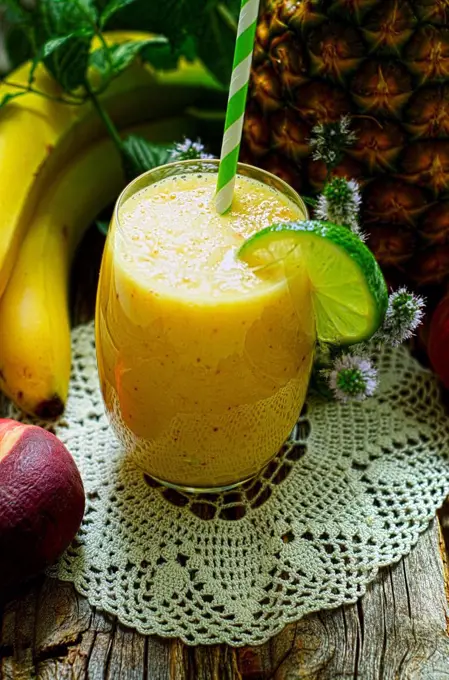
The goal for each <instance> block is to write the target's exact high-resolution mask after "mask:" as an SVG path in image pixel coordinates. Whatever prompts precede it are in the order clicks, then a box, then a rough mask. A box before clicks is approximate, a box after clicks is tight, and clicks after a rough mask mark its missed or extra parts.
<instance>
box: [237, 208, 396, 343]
mask: <svg viewBox="0 0 449 680" xmlns="http://www.w3.org/2000/svg"><path fill="white" fill-rule="evenodd" d="M237 257H238V258H239V259H240V260H242V261H244V262H246V263H247V264H248V265H249V266H250V267H253V268H261V267H262V268H264V267H266V266H269V265H272V264H274V263H276V262H282V263H283V264H284V267H285V273H286V276H287V277H288V281H289V284H290V286H291V288H292V291H293V293H294V283H295V276H294V271H295V269H296V270H298V267H301V268H302V267H305V269H306V270H307V275H308V277H309V281H310V288H311V294H312V301H313V307H314V311H315V319H316V329H317V335H318V338H319V340H321V341H323V342H330V343H337V344H339V345H349V344H353V343H356V342H361V341H363V340H367V339H369V338H370V337H371V336H372V335H373V334H374V333H375V332H376V330H377V329H378V328H379V326H380V325H381V323H382V321H383V319H384V316H385V312H386V309H387V305H388V293H387V286H386V284H385V280H384V277H383V275H382V272H381V270H380V268H379V265H378V264H377V262H376V259H375V258H374V255H373V254H372V252H371V251H370V250H369V248H367V247H366V246H365V245H364V243H362V241H361V240H360V239H359V237H358V236H356V235H355V234H353V233H352V232H351V231H350V230H349V229H347V228H346V227H342V226H338V225H336V224H332V223H331V222H321V221H318V220H308V221H304V222H286V223H283V224H276V225H272V226H270V227H267V228H266V229H262V231H259V232H257V233H256V234H254V235H253V236H251V237H250V238H249V239H247V240H246V241H245V243H243V245H242V246H241V247H240V249H239V250H238V252H237Z"/></svg>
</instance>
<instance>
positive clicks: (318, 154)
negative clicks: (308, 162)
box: [309, 115, 357, 170]
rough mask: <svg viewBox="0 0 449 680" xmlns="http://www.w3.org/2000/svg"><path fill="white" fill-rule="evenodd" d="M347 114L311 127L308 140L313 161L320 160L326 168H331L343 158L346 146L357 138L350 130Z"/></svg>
mask: <svg viewBox="0 0 449 680" xmlns="http://www.w3.org/2000/svg"><path fill="white" fill-rule="evenodd" d="M350 124H351V120H350V117H349V116H347V115H346V116H342V117H341V118H340V120H339V121H337V122H334V123H318V124H317V125H315V127H313V128H312V133H311V137H310V140H309V144H310V147H311V149H312V158H313V160H314V161H318V160H321V161H323V162H324V163H325V165H326V168H327V169H328V170H332V168H334V167H335V166H337V165H338V164H339V163H340V161H341V160H342V159H343V154H344V151H345V149H346V148H348V147H349V146H352V145H353V144H354V143H355V141H356V140H357V137H356V134H355V133H354V132H353V131H352V130H351V127H350Z"/></svg>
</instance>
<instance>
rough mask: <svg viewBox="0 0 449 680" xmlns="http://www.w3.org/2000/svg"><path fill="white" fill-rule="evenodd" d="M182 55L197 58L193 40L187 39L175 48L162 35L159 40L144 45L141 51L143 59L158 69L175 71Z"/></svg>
mask: <svg viewBox="0 0 449 680" xmlns="http://www.w3.org/2000/svg"><path fill="white" fill-rule="evenodd" d="M181 55H183V56H185V57H186V58H187V59H189V60H190V61H192V60H193V59H194V58H195V52H194V49H192V41H189V40H186V41H185V42H184V43H183V44H182V45H181V46H180V47H179V49H177V50H175V49H173V47H172V45H171V44H170V43H169V41H168V40H167V38H163V37H162V36H161V38H160V40H159V41H157V42H156V41H154V42H153V43H151V44H150V45H147V47H144V48H143V50H142V51H141V53H140V57H141V59H142V61H144V62H148V63H149V64H151V66H152V67H153V68H155V69H156V70H157V71H173V70H174V69H176V68H177V66H178V62H179V58H180V56H181Z"/></svg>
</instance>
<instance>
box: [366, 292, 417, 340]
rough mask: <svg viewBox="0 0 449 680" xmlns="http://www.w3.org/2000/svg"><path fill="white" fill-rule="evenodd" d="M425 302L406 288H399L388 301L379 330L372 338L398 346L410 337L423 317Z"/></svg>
mask: <svg viewBox="0 0 449 680" xmlns="http://www.w3.org/2000/svg"><path fill="white" fill-rule="evenodd" d="M424 306H425V300H424V298H422V297H421V296H420V295H415V294H414V293H410V292H409V291H408V290H407V288H399V289H398V290H397V291H395V292H394V293H392V294H391V295H390V297H389V299H388V309H387V312H386V314H385V320H384V323H383V325H382V327H381V329H380V330H379V331H378V332H377V333H376V335H375V336H374V337H375V338H379V340H383V341H386V342H389V343H390V344H391V345H393V347H394V346H396V345H400V344H401V343H402V342H404V341H405V340H408V339H409V338H411V337H412V335H413V334H414V332H415V331H416V329H417V328H418V326H419V325H420V324H421V322H422V320H423V316H424Z"/></svg>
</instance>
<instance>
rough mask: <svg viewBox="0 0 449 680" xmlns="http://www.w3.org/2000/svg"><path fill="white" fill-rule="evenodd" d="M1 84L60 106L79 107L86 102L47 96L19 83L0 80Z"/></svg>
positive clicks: (83, 99) (80, 99)
mask: <svg viewBox="0 0 449 680" xmlns="http://www.w3.org/2000/svg"><path fill="white" fill-rule="evenodd" d="M2 83H4V84H5V85H8V86H9V87H15V88H17V89H18V90H23V92H24V93H26V92H30V93H32V94H38V95H39V96H41V97H45V99H51V100H52V101H54V102H61V104H69V105H70V106H80V105H81V104H84V102H85V101H86V99H85V98H84V97H74V98H73V99H67V98H66V97H61V96H58V95H53V94H47V93H46V92H42V90H38V89H36V88H35V87H30V86H29V85H20V84H19V83H13V82H11V81H10V80H2Z"/></svg>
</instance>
